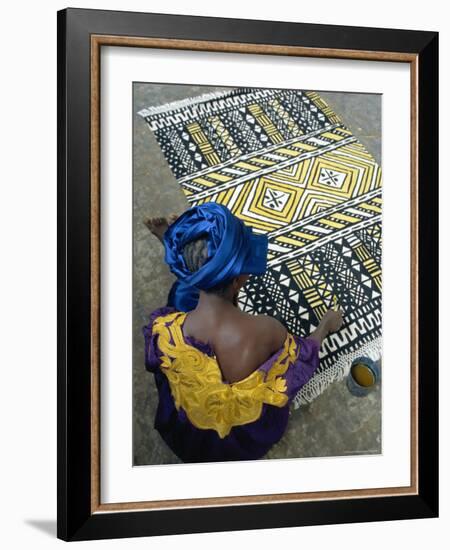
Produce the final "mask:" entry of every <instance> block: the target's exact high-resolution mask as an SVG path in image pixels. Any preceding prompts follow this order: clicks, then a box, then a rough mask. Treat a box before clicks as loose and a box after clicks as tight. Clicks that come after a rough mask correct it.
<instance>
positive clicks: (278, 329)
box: [253, 315, 287, 350]
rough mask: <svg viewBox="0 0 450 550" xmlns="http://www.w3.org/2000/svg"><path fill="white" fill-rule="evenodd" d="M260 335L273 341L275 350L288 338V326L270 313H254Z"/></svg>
mask: <svg viewBox="0 0 450 550" xmlns="http://www.w3.org/2000/svg"><path fill="white" fill-rule="evenodd" d="M253 317H254V319H255V325H256V326H257V331H258V333H259V335H260V336H261V337H262V338H264V339H265V340H267V341H269V342H271V344H272V346H271V347H272V348H273V350H276V349H279V348H280V347H281V346H282V345H283V344H284V341H285V340H286V336H287V330H286V327H285V326H284V325H283V324H282V323H280V321H278V319H275V318H274V317H270V315H254V316H253Z"/></svg>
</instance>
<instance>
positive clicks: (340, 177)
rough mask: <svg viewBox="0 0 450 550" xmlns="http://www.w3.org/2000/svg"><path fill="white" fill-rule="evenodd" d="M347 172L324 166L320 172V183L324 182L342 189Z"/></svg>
mask: <svg viewBox="0 0 450 550" xmlns="http://www.w3.org/2000/svg"><path fill="white" fill-rule="evenodd" d="M345 177H346V174H343V173H342V172H338V171H337V170H331V168H325V167H322V168H321V169H320V173H319V183H324V184H325V185H329V186H330V187H334V188H336V189H340V188H341V187H342V185H343V183H344V181H345Z"/></svg>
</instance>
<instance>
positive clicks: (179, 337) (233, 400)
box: [143, 306, 319, 462]
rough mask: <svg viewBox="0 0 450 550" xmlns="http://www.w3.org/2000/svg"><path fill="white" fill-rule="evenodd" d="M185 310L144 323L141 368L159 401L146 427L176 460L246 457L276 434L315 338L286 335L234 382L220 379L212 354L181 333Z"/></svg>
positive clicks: (311, 366) (313, 358)
mask: <svg viewBox="0 0 450 550" xmlns="http://www.w3.org/2000/svg"><path fill="white" fill-rule="evenodd" d="M185 316H186V313H184V312H179V311H177V310H176V309H174V308H173V307H168V306H166V307H161V308H158V309H156V310H155V311H153V312H152V313H151V315H150V318H149V322H148V324H147V325H146V326H145V327H144V329H143V332H144V337H145V366H146V369H147V370H148V371H149V372H152V373H153V374H154V377H155V383H156V386H157V388H158V394H159V403H158V408H157V412H156V417H155V423H154V427H155V428H156V429H157V430H158V432H159V433H160V435H161V437H162V438H163V439H164V441H165V442H166V443H167V445H168V446H169V447H170V448H171V449H172V450H173V452H174V453H175V454H176V455H177V456H178V457H179V458H180V459H181V460H182V461H183V462H214V461H225V460H254V459H258V458H261V457H263V456H264V455H265V454H266V453H267V451H268V450H269V449H270V448H271V447H272V446H273V445H274V444H275V443H276V442H277V441H279V440H280V438H281V437H282V435H283V433H284V431H285V430H286V426H287V422H288V418H289V404H290V403H291V401H292V399H293V398H294V396H295V395H296V394H297V392H298V391H299V390H300V388H301V387H302V386H303V385H304V384H305V383H306V382H307V381H308V380H309V379H310V378H311V376H312V375H313V374H314V372H315V370H316V369H317V367H318V365H319V344H318V342H316V341H315V340H312V339H310V338H306V339H304V338H301V337H299V336H294V335H291V334H288V335H287V337H286V341H285V343H284V345H283V346H282V347H281V348H280V349H279V350H278V351H277V352H275V353H274V354H272V355H271V357H270V358H268V359H267V361H265V362H264V363H263V364H262V365H260V366H259V367H258V369H257V370H255V371H254V372H253V373H251V374H250V375H249V376H247V377H246V378H244V379H243V380H241V381H239V382H234V383H231V384H230V383H228V382H226V381H224V380H222V375H221V371H220V368H219V366H218V363H217V360H216V358H215V355H214V352H213V350H212V348H211V346H209V344H206V343H204V342H200V341H198V340H196V339H195V338H192V337H189V336H187V337H185V336H184V334H183V321H184V318H185Z"/></svg>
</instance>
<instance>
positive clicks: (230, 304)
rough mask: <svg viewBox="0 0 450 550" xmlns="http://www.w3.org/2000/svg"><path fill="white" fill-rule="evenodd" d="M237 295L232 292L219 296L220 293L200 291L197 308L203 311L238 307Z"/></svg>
mask: <svg viewBox="0 0 450 550" xmlns="http://www.w3.org/2000/svg"><path fill="white" fill-rule="evenodd" d="M236 305H237V304H236V302H235V297H233V296H232V295H231V294H229V295H226V296H219V295H218V294H210V293H207V292H203V291H202V290H201V291H200V296H199V300H198V304H197V307H196V309H197V310H203V311H207V310H208V311H223V310H224V309H231V308H235V307H236Z"/></svg>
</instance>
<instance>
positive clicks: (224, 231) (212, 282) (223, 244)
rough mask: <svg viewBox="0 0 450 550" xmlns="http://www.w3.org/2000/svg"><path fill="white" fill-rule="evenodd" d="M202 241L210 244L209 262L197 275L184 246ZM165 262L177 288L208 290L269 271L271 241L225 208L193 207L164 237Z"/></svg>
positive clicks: (215, 206)
mask: <svg viewBox="0 0 450 550" xmlns="http://www.w3.org/2000/svg"><path fill="white" fill-rule="evenodd" d="M200 237H204V238H205V239H206V240H207V242H208V259H207V260H206V262H205V263H204V264H203V265H202V266H201V267H200V269H199V270H198V271H195V272H194V273H192V272H191V271H189V269H188V267H187V265H186V262H185V260H184V258H183V248H184V246H185V245H186V244H187V243H189V242H190V241H193V240H195V239H198V238H200ZM164 247H165V258H164V259H165V261H166V263H167V264H168V265H169V267H170V270H171V271H172V273H174V274H175V275H176V276H177V278H178V281H179V285H178V286H182V287H184V288H186V287H194V288H196V289H200V290H207V289H209V288H211V287H213V286H216V285H218V284H222V283H226V282H229V281H231V279H233V278H234V277H237V276H238V275H241V274H253V275H262V274H263V273H264V272H265V271H266V267H267V247H268V239H267V236H266V235H262V234H254V233H253V231H252V228H251V227H249V226H247V225H245V224H244V222H243V221H242V220H240V219H239V218H238V217H236V216H235V215H234V214H232V213H231V211H230V210H229V209H228V208H227V207H226V206H223V205H222V204H218V203H216V202H207V203H204V204H200V205H198V206H192V207H191V208H189V210H186V211H185V212H184V213H183V214H182V215H181V216H180V217H179V218H178V219H177V220H175V222H174V223H173V224H171V225H169V227H168V229H167V230H166V232H165V233H164Z"/></svg>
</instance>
